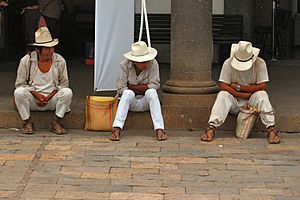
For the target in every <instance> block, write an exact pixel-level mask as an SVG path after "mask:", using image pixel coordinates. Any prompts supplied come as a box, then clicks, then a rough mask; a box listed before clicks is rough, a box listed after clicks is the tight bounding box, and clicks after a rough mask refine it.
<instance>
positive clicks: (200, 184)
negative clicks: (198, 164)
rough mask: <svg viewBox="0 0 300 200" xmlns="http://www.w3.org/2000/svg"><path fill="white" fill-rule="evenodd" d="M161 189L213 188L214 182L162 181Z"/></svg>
mask: <svg viewBox="0 0 300 200" xmlns="http://www.w3.org/2000/svg"><path fill="white" fill-rule="evenodd" d="M162 186H163V187H214V186H215V182H214V181H209V180H189V181H188V180H180V181H177V180H167V179H165V180H163V183H162Z"/></svg>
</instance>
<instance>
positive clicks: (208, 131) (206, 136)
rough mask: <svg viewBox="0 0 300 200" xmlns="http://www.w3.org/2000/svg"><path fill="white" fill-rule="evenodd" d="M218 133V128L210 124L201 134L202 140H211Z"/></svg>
mask: <svg viewBox="0 0 300 200" xmlns="http://www.w3.org/2000/svg"><path fill="white" fill-rule="evenodd" d="M215 134H216V128H215V127H213V126H208V127H207V129H206V130H205V132H204V134H203V135H202V136H201V140H202V141H205V142H211V141H213V140H214V138H215Z"/></svg>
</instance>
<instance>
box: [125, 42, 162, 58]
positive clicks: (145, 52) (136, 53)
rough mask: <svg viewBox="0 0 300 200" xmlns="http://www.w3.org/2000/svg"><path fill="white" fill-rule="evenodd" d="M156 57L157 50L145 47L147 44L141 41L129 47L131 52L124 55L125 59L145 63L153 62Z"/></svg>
mask: <svg viewBox="0 0 300 200" xmlns="http://www.w3.org/2000/svg"><path fill="white" fill-rule="evenodd" d="M156 55H157V50H156V49H154V48H151V47H147V44H146V43H145V42H143V41H139V42H136V43H133V44H132V45H131V51H129V52H127V53H125V54H124V56H125V58H127V59H128V60H131V61H135V62H146V61H149V60H153V59H154V58H155V57H156Z"/></svg>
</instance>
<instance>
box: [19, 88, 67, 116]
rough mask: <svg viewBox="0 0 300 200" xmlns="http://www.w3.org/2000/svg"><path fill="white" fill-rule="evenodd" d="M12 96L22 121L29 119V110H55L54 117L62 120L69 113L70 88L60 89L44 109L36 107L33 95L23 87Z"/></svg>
mask: <svg viewBox="0 0 300 200" xmlns="http://www.w3.org/2000/svg"><path fill="white" fill-rule="evenodd" d="M14 96H15V102H16V106H17V109H18V111H19V114H20V116H21V118H22V120H27V119H28V118H29V117H30V110H35V111H45V110H55V114H56V116H58V117H60V118H63V117H64V115H65V113H66V112H69V111H70V104H71V101H72V96H73V93H72V90H71V89H70V88H62V89H60V90H59V91H58V92H57V93H56V94H55V95H54V96H53V97H52V99H50V101H49V102H48V104H47V105H46V106H44V107H40V106H38V105H37V104H36V100H35V98H34V97H33V95H32V94H31V93H30V92H29V91H28V90H26V89H25V88H23V87H19V88H17V89H15V92H14Z"/></svg>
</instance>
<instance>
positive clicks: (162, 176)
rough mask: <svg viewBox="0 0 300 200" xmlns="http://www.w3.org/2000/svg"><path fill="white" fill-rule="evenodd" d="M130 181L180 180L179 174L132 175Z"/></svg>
mask: <svg viewBox="0 0 300 200" xmlns="http://www.w3.org/2000/svg"><path fill="white" fill-rule="evenodd" d="M132 179H141V180H181V175H180V174H144V175H143V174H134V175H132Z"/></svg>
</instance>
